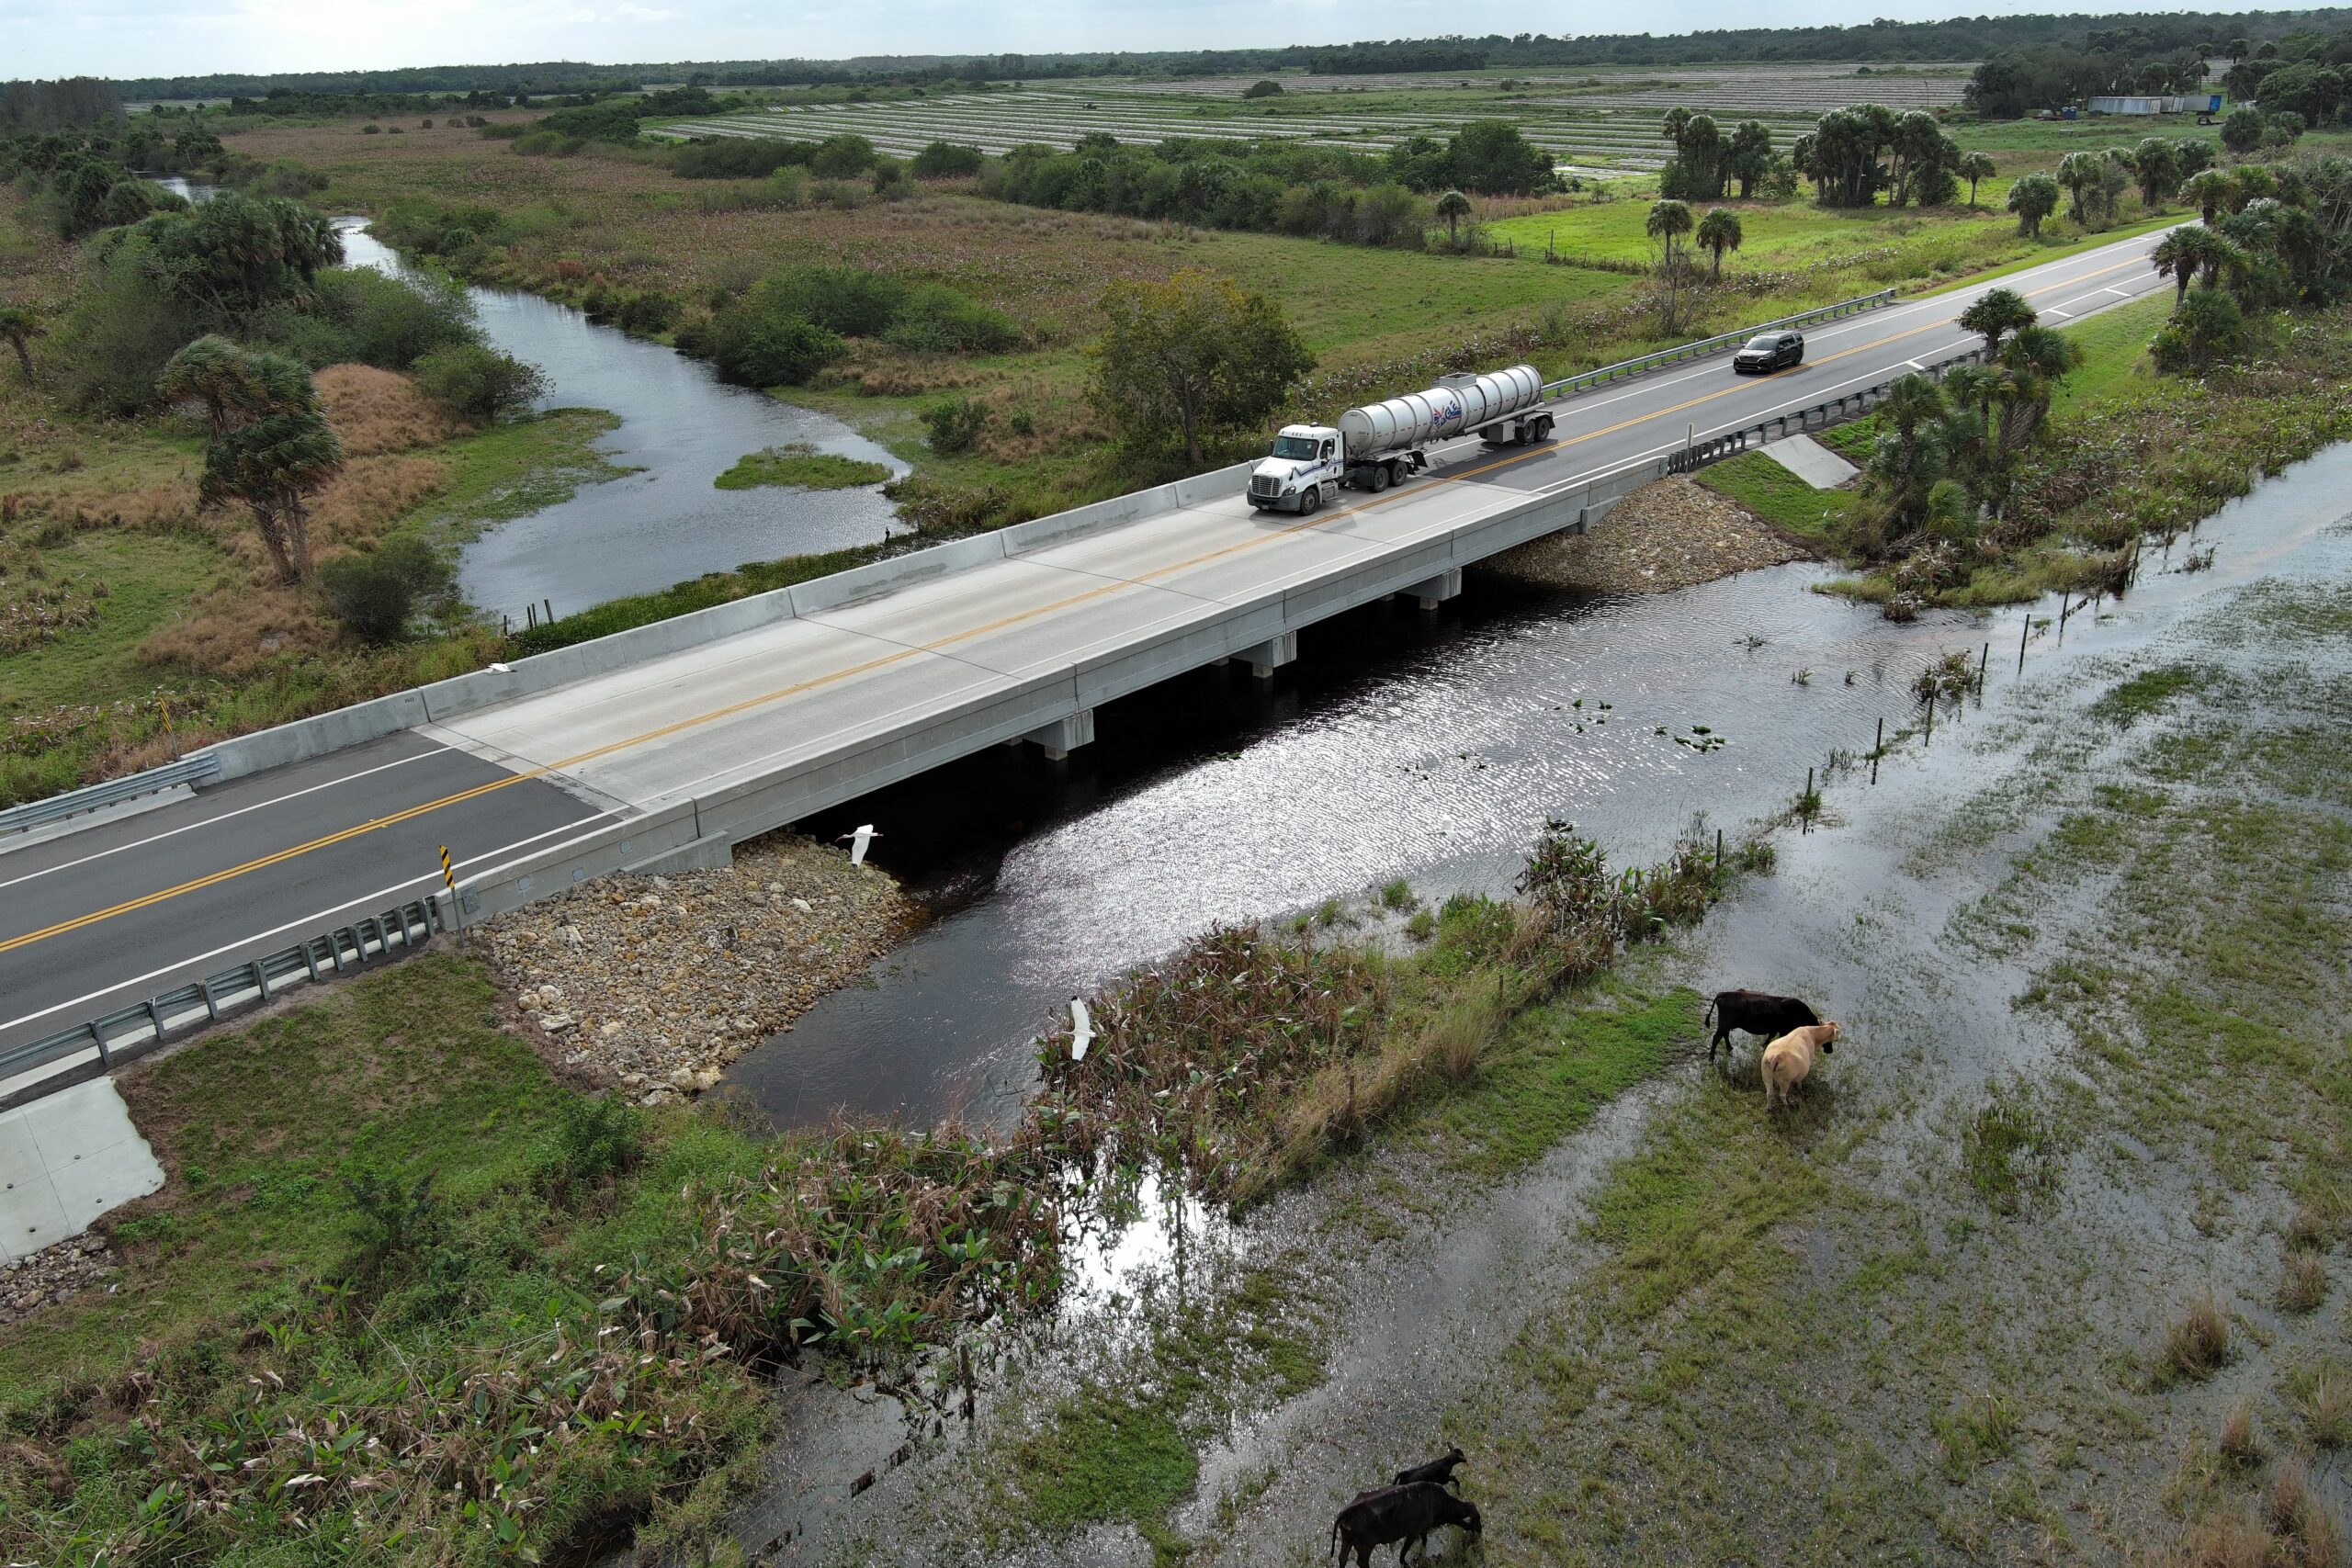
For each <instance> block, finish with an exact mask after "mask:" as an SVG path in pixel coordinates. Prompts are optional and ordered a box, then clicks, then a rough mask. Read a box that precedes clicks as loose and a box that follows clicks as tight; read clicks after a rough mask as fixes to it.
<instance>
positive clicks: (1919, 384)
mask: <svg viewBox="0 0 2352 1568" xmlns="http://www.w3.org/2000/svg"><path fill="white" fill-rule="evenodd" d="M1946 412H1948V410H1947V408H1946V406H1945V403H1944V391H1943V389H1942V388H1941V387H1939V386H1937V385H1936V384H1935V383H1934V382H1933V381H1930V380H1928V378H1926V377H1925V376H1921V375H1918V374H1917V373H1916V372H1915V373H1914V374H1912V375H1909V376H1905V377H1904V378H1901V379H1899V380H1897V381H1896V382H1895V383H1894V385H1893V386H1891V387H1889V388H1887V389H1886V401H1884V402H1883V403H1881V404H1880V405H1879V416H1880V417H1881V418H1882V419H1883V420H1885V421H1886V423H1889V424H1891V425H1893V426H1894V441H1895V451H1896V454H1897V457H1896V462H1895V468H1896V469H1897V470H1898V471H1900V472H1902V473H1905V474H1909V473H1910V472H1912V458H1913V452H1914V448H1916V447H1917V445H1918V441H1919V429H1920V426H1922V425H1926V424H1931V423H1934V422H1935V421H1937V420H1939V419H1941V418H1943V416H1944V414H1945V413H1946Z"/></svg>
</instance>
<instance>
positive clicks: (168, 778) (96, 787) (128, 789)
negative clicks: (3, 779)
mask: <svg viewBox="0 0 2352 1568" xmlns="http://www.w3.org/2000/svg"><path fill="white" fill-rule="evenodd" d="M219 772H220V758H218V757H215V756H213V755H212V754H211V753H210V752H208V751H198V753H197V754H196V755H195V756H193V757H183V758H181V759H180V760H179V761H176V762H166V763H164V765H163V766H162V767H160V768H148V769H146V770H144V771H143V772H141V773H126V774H124V775H123V776H122V777H121V778H119V779H108V780H107V781H106V782H105V783H104V784H87V785H85V786H84V787H83V788H81V789H75V790H68V791H66V792H65V793H64V794H63V795H51V796H50V797H49V798H48V799H46V800H30V801H27V802H26V803H25V804H24V805H22V806H12V807H8V808H7V809H6V811H0V843H6V841H7V840H6V835H8V834H10V833H22V832H25V831H28V830H29V829H34V828H38V827H40V826H41V825H42V824H44V823H48V822H59V821H62V820H63V819H64V818H68V817H78V816H80V815H81V814H82V813H83V812H85V811H96V810H97V809H98V808H99V807H104V806H113V805H115V804H117V803H118V802H120V801H125V800H135V799H137V798H138V797H139V796H140V795H152V794H153V793H154V792H155V791H157V790H159V789H169V788H171V787H172V786H173V785H174V784H202V783H203V782H204V781H205V780H207V779H209V778H210V777H212V776H213V775H214V774H215V773H219Z"/></svg>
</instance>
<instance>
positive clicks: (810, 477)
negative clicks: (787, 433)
mask: <svg viewBox="0 0 2352 1568" xmlns="http://www.w3.org/2000/svg"><path fill="white" fill-rule="evenodd" d="M889 477H890V469H889V467H888V465H887V464H883V463H867V462H862V461H860V460H859V459H857V458H855V457H842V456H841V455H840V454H839V453H837V452H820V451H818V450H817V449H816V448H815V447H813V446H808V445H807V444H805V443H801V442H795V443H793V444H792V445H790V446H770V447H767V448H766V449H764V450H763V451H758V452H752V453H750V454H747V455H746V456H744V457H739V458H737V459H736V460H735V466H734V467H733V468H729V469H728V470H727V471H726V472H725V473H723V474H721V475H719V476H718V478H717V479H713V480H711V481H710V482H711V483H712V484H713V485H715V486H716V487H718V489H720V490H755V489H758V488H759V487H761V486H763V485H789V486H792V487H793V488H795V489H798V490H854V489H856V488H857V487H858V486H860V485H876V484H880V483H881V482H882V481H883V480H885V479H888V478H889Z"/></svg>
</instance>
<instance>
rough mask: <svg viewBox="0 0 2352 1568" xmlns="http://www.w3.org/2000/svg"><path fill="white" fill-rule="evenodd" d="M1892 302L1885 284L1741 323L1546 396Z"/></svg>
mask: <svg viewBox="0 0 2352 1568" xmlns="http://www.w3.org/2000/svg"><path fill="white" fill-rule="evenodd" d="M1893 303H1894V289H1892V288H1883V289H1881V290H1879V291H1878V292H1877V293H1876V294H1864V295H1861V296H1860V297H1859V298H1856V299H1840V300H1839V301H1838V303H1836V304H1835V305H1821V306H1817V307H1815V309H1813V310H1799V311H1798V312H1797V313H1796V314H1795V315H1793V316H1782V317H1780V318H1779V319H1777V320H1775V321H1758V322H1757V323H1756V324H1755V325H1754V326H1752V327H1742V328H1740V329H1739V330H1738V331H1737V332H1730V333H1717V334H1716V335H1715V336H1713V337H1710V338H1701V339H1700V340H1699V341H1698V342H1696V343H1686V344H1677V345H1676V346H1675V347H1673V348H1662V349H1660V350H1658V351H1657V353H1656V354H1645V355H1642V356H1641V357H1640V358H1638V359H1626V360H1621V361H1619V362H1618V363H1617V364H1615V365H1604V366H1602V367H1600V368H1599V369H1597V370H1587V371H1583V372H1581V373H1580V374H1577V375H1575V376H1569V377H1566V378H1563V379H1561V380H1557V381H1546V382H1545V383H1544V397H1545V398H1547V399H1555V398H1565V397H1566V396H1568V395H1569V394H1570V393H1572V392H1581V391H1585V390H1588V389H1590V388H1593V387H1601V386H1606V385H1608V384H1609V383H1610V382H1611V381H1617V380H1622V379H1623V378H1625V377H1628V376H1639V375H1643V374H1645V372H1648V371H1651V370H1657V369H1660V368H1662V367H1666V366H1668V365H1679V364H1682V363H1683V362H1684V361H1686V360H1691V359H1704V358H1706V357H1708V356H1709V355H1715V354H1721V353H1722V352H1723V351H1724V349H1726V348H1733V347H1736V346H1737V345H1739V344H1743V343H1746V342H1747V340H1748V339H1749V338H1752V337H1754V336H1755V335H1756V334H1757V333H1769V332H1777V331H1779V330H1780V329H1781V328H1782V327H1809V326H1811V325H1813V324H1814V323H1815V321H1836V320H1838V318H1839V317H1841V316H1852V315H1858V314H1860V312H1862V311H1864V310H1877V309H1878V308H1879V307H1881V306H1883V305H1892V304H1893Z"/></svg>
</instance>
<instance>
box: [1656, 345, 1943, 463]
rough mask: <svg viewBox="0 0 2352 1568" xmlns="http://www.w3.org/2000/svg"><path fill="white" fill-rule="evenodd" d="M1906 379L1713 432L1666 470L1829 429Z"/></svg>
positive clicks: (1922, 371) (1926, 370) (1939, 366)
mask: <svg viewBox="0 0 2352 1568" xmlns="http://www.w3.org/2000/svg"><path fill="white" fill-rule="evenodd" d="M1984 359H1985V351H1984V350H1983V349H1981V348H1972V349H1970V350H1969V351H1968V352H1967V353H1965V354H1955V355H1952V356H1951V358H1949V359H1939V360H1937V361H1936V362H1935V363H1934V364H1933V365H1923V366H1921V367H1919V368H1918V369H1917V371H1915V372H1906V375H1920V376H1925V377H1927V378H1928V379H1930V380H1940V379H1942V378H1943V376H1944V374H1945V372H1947V371H1949V370H1951V369H1953V368H1954V367H1958V366H1962V365H1980V364H1982V363H1984ZM1903 379H1905V376H1890V377H1889V378H1886V379H1885V380H1883V381H1880V382H1876V383H1874V384H1872V385H1871V386H1868V387H1864V388H1862V389H1860V391H1854V392H1848V393H1846V394H1845V395H1843V396H1842V397H1836V398H1827V399H1825V400H1822V401H1820V402H1817V403H1815V404H1814V405H1813V407H1811V408H1809V409H1798V410H1797V411H1795V412H1793V413H1782V414H1774V415H1773V416H1772V417H1771V418H1770V419H1766V420H1758V422H1757V423H1754V424H1751V425H1742V426H1740V427H1739V428H1738V429H1737V430H1727V431H1725V432H1724V433H1723V434H1721V435H1711V436H1709V437H1708V438H1707V439H1706V440H1704V441H1701V442H1697V443H1694V444H1693V445H1691V446H1685V447H1682V448H1681V449H1680V450H1679V451H1676V452H1674V453H1672V454H1671V455H1669V456H1668V457H1667V459H1666V471H1667V472H1668V473H1669V474H1687V473H1689V472H1691V470H1692V469H1694V468H1704V467H1705V466H1706V465H1707V464H1709V463H1712V462H1713V461H1715V460H1716V459H1717V458H1720V457H1730V456H1732V455H1733V454H1735V453H1738V452H1745V451H1747V448H1748V447H1749V446H1763V445H1764V444H1765V443H1766V442H1767V441H1770V440H1772V439H1773V438H1774V435H1775V434H1779V435H1789V434H1804V432H1805V431H1807V430H1814V429H1822V430H1826V429H1827V428H1828V427H1829V426H1830V425H1832V424H1835V423H1837V422H1838V421H1839V420H1841V419H1844V418H1846V417H1848V416H1849V415H1857V414H1861V413H1866V412H1869V410H1870V407H1871V404H1873V403H1875V402H1877V401H1879V400H1881V399H1883V398H1884V397H1885V396H1886V393H1887V389H1889V388H1891V387H1893V386H1894V383H1895V382H1897V381H1900V380H1903ZM1776 427H1777V430H1776ZM1792 427H1793V428H1792Z"/></svg>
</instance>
